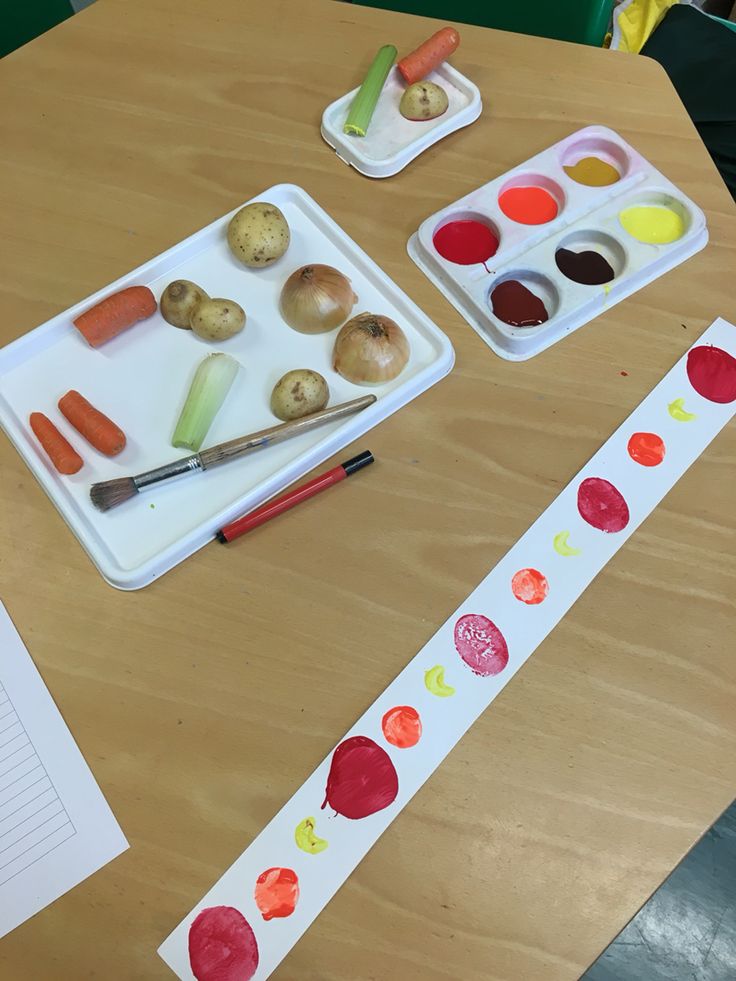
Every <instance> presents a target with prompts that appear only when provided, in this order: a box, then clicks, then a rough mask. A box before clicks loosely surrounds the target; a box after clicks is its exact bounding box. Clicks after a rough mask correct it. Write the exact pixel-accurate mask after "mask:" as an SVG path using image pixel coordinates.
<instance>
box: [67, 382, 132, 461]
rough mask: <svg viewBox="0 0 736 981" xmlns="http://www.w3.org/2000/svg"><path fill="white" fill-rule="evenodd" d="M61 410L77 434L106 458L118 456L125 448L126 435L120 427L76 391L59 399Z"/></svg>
mask: <svg viewBox="0 0 736 981" xmlns="http://www.w3.org/2000/svg"><path fill="white" fill-rule="evenodd" d="M59 409H60V410H61V412H62V415H64V416H65V418H66V419H67V420H68V421H69V422H70V423H71V424H72V426H74V428H75V429H76V430H77V432H79V433H81V435H82V436H84V438H85V439H86V440H87V442H88V443H91V444H92V446H94V448H95V449H96V450H99V451H100V453H104V454H105V456H116V455H117V454H118V453H120V452H121V451H122V450H123V448H124V447H125V433H124V432H123V431H122V429H121V428H120V426H117V425H116V424H115V423H114V422H113V421H112V419H108V417H107V416H106V415H104V413H102V412H100V410H99V409H96V408H95V407H94V406H93V405H92V404H91V403H89V402H88V401H87V399H86V398H85V397H84V396H83V395H80V394H79V392H75V391H74V389H72V391H71V392H67V393H66V395H64V396H63V398H60V399H59Z"/></svg>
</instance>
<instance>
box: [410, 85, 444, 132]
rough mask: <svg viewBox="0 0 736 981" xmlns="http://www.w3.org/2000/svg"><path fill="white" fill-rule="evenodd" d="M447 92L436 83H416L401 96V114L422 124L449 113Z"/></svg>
mask: <svg viewBox="0 0 736 981" xmlns="http://www.w3.org/2000/svg"><path fill="white" fill-rule="evenodd" d="M449 104H450V103H449V100H448V98H447V92H445V90H444V89H443V88H442V86H441V85H435V83H434V82H414V84H413V85H410V86H409V88H408V89H406V91H405V92H404V94H403V95H402V96H401V102H400V103H399V112H400V113H401V115H402V116H403V117H404V118H405V119H411V120H412V121H414V122H421V121H422V120H426V119H436V118H437V117H438V116H441V115H442V114H443V113H444V112H447V107H448V105H449Z"/></svg>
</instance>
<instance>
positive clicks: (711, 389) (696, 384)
mask: <svg viewBox="0 0 736 981" xmlns="http://www.w3.org/2000/svg"><path fill="white" fill-rule="evenodd" d="M687 377H688V378H689V379H690V384H691V385H692V386H693V388H694V389H695V391H696V392H697V393H698V395H702V396H703V398H704V399H708V400H709V401H710V402H720V403H721V404H726V403H728V402H733V401H734V399H736V358H734V357H732V356H731V355H730V354H729V353H728V351H723V350H721V348H720V347H712V346H706V345H702V346H701V347H694V348H693V349H692V351H690V353H689V354H688V356H687Z"/></svg>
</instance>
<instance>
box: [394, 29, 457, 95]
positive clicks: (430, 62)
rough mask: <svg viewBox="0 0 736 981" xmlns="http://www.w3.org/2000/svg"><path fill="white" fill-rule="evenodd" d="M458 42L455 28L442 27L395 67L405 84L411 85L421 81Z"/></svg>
mask: <svg viewBox="0 0 736 981" xmlns="http://www.w3.org/2000/svg"><path fill="white" fill-rule="evenodd" d="M459 44H460V35H459V34H458V32H457V31H456V30H455V28H454V27H443V28H442V30H441V31H437V33H436V34H433V35H432V37H430V38H428V39H427V40H426V41H425V42H424V44H420V45H419V47H418V48H417V49H416V51H412V53H411V54H408V55H406V57H405V58H402V59H401V61H400V62H399V63H398V65H397V67H398V69H399V71H400V72H401V74H402V75H403V77H404V80H405V81H406V82H407V84H408V85H413V84H414V82H421V80H422V79H423V78H426V77H427V75H429V73H430V72H431V71H434V69H435V68H437V66H438V65H440V64H441V63H442V62H443V61H444V60H445V59H446V58H449V57H450V55H451V54H452V53H453V51H456V50H457V46H458V45H459Z"/></svg>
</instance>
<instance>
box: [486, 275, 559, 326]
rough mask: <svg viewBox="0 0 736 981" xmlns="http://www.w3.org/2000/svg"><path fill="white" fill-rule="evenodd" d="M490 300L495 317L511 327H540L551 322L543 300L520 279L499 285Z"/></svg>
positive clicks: (508, 280)
mask: <svg viewBox="0 0 736 981" xmlns="http://www.w3.org/2000/svg"><path fill="white" fill-rule="evenodd" d="M490 299H491V309H492V310H493V314H494V316H496V317H498V319H499V320H503V322H504V323H505V324H509V326H511V327H538V326H539V325H540V324H544V323H546V322H547V320H549V314H548V313H547V308H546V307H545V305H544V303H543V302H542V300H540V298H539V297H538V296H537V295H536V293H532V291H531V290H530V289H528V288H527V287H526V286H524V284H523V283H520V282H519V281H518V279H506V280H504V281H503V283H499V284H498V286H496V287H494V289H493V290H492V291H491V297H490Z"/></svg>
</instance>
